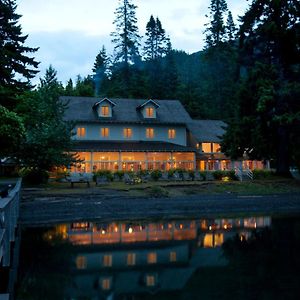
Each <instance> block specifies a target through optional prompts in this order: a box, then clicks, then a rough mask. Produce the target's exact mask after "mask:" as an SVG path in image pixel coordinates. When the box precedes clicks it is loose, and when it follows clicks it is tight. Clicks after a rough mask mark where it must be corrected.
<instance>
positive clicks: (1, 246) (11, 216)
mask: <svg viewBox="0 0 300 300" xmlns="http://www.w3.org/2000/svg"><path fill="white" fill-rule="evenodd" d="M21 184H22V180H21V179H19V180H18V181H17V183H16V185H15V187H14V188H13V189H12V190H11V191H10V192H9V194H8V196H7V197H5V198H0V267H9V265H10V261H11V259H10V254H11V243H12V242H14V241H15V232H16V228H17V222H18V217H19V207H20V190H21Z"/></svg>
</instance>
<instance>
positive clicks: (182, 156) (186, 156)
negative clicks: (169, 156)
mask: <svg viewBox="0 0 300 300" xmlns="http://www.w3.org/2000/svg"><path fill="white" fill-rule="evenodd" d="M194 156H195V154H194V153H191V152H175V153H173V159H174V160H175V161H194Z"/></svg>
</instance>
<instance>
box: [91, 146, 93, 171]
mask: <svg viewBox="0 0 300 300" xmlns="http://www.w3.org/2000/svg"><path fill="white" fill-rule="evenodd" d="M93 166H94V152H93V151H91V173H93V171H94V169H93Z"/></svg>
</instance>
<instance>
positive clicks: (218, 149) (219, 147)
mask: <svg viewBox="0 0 300 300" xmlns="http://www.w3.org/2000/svg"><path fill="white" fill-rule="evenodd" d="M212 146H213V152H220V151H221V145H220V144H217V143H213V144H212Z"/></svg>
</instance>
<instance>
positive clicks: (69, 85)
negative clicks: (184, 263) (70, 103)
mask: <svg viewBox="0 0 300 300" xmlns="http://www.w3.org/2000/svg"><path fill="white" fill-rule="evenodd" d="M65 95H66V96H74V86H73V80H72V79H71V78H70V79H69V80H68V82H67V85H66V87H65Z"/></svg>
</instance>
